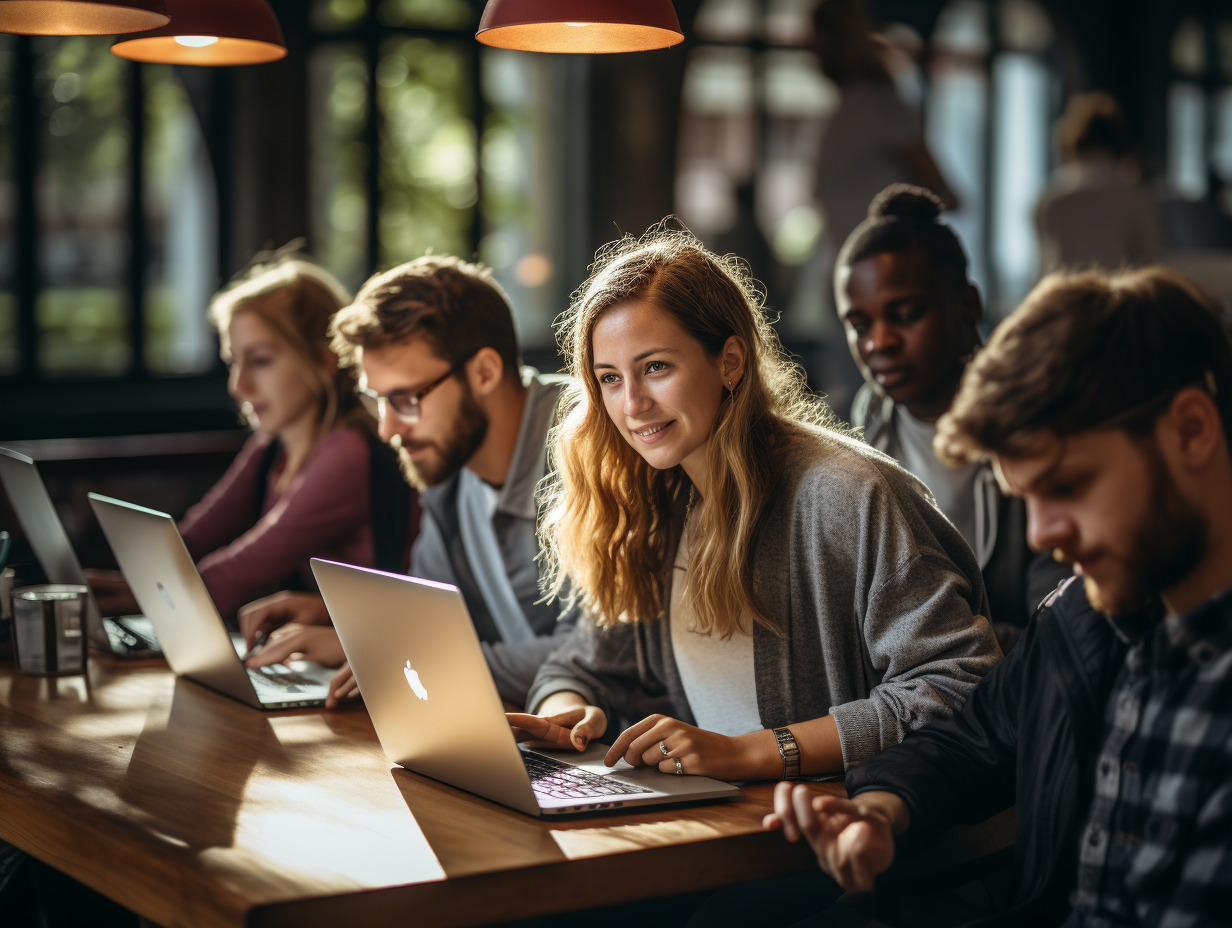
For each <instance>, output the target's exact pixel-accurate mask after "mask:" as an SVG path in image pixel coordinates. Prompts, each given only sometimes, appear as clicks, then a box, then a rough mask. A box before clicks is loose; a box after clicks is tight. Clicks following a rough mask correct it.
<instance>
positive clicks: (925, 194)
mask: <svg viewBox="0 0 1232 928" xmlns="http://www.w3.org/2000/svg"><path fill="white" fill-rule="evenodd" d="M944 210H945V204H944V203H942V202H941V198H940V197H938V196H937V195H936V194H935V193H933V192H932V191H931V190H929V189H927V188H925V187H916V186H913V185H912V184H890V186H888V187H886V188H885V189H884V190H882V191H881V193H879V194H877V196H875V197H873V202H872V203H870V204H869V206H868V215H869V218H870V219H879V218H882V217H884V218H887V219H908V220H914V221H916V222H934V221H936V219H937V217H938V216H940V215H941V213H942V212H943V211H944Z"/></svg>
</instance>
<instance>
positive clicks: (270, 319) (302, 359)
mask: <svg viewBox="0 0 1232 928" xmlns="http://www.w3.org/2000/svg"><path fill="white" fill-rule="evenodd" d="M350 301H351V298H350V295H349V294H348V293H347V291H346V288H344V287H343V286H342V284H341V283H339V282H338V280H337V279H336V278H335V277H334V276H333V275H332V274H330V273H329V271H327V270H325V269H324V268H322V267H319V266H317V265H315V264H313V263H311V262H310V261H305V260H303V259H301V258H291V259H285V260H282V261H279V262H278V263H276V264H274V265H272V266H269V265H267V266H264V267H258V268H257V269H256V271H255V272H254V273H253V274H252V275H251V276H249V277H247V278H246V279H244V280H242V281H240V282H239V283H237V284H234V285H232V286H231V287H228V288H227V289H225V290H222V291H221V292H219V293H218V294H217V295H215V297H214V299H213V300H211V301H210V308H209V317H210V321H211V322H212V323H213V324H214V327H215V328H216V329H217V330H218V340H219V346H220V348H221V353H222V357H223V360H225V361H227V362H228V363H230V361H231V339H230V337H229V334H228V327H229V326H230V324H231V320H232V319H233V318H234V317H235V316H236V315H238V314H239V313H252V314H253V315H254V316H256V317H257V318H259V319H260V320H261V321H262V322H264V323H265V324H266V325H267V326H269V327H270V329H272V330H273V331H274V332H275V334H277V335H278V337H279V338H281V339H282V340H283V341H284V342H285V343H286V345H287V347H289V348H290V349H291V352H292V353H293V355H294V356H295V360H296V362H297V363H298V364H299V366H300V368H301V369H302V370H303V372H304V376H305V378H306V379H307V380H308V383H309V384H310V385H311V386H312V388H313V390H314V391H315V392H316V395H317V399H318V403H319V407H318V412H317V428H316V438H320V437H321V436H322V435H325V434H327V433H328V432H330V431H332V430H333V429H334V428H336V427H337V426H339V425H342V424H344V423H345V424H348V425H355V426H359V427H362V428H366V429H369V430H371V429H372V428H373V426H374V423H373V422H372V417H371V416H369V415H368V414H367V412H365V411H364V409H363V407H362V406H361V405H360V404H359V401H358V399H357V398H356V396H355V374H354V372H353V371H351V370H348V369H345V368H340V366H339V365H338V364H336V363H331V358H333V353H332V351H331V349H330V344H329V336H328V334H327V332H328V329H329V322H330V319H331V318H332V317H333V315H334V313H336V312H338V310H339V309H341V308H342V307H343V306H346V305H347V304H348V303H349V302H350Z"/></svg>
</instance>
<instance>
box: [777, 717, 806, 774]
mask: <svg viewBox="0 0 1232 928" xmlns="http://www.w3.org/2000/svg"><path fill="white" fill-rule="evenodd" d="M774 737H775V740H777V741H778V743H779V756H780V757H781V758H783V779H784V780H798V779H799V778H800V745H798V744H796V738H795V735H793V734H792V733H791V729H790V728H776V729H775V730H774Z"/></svg>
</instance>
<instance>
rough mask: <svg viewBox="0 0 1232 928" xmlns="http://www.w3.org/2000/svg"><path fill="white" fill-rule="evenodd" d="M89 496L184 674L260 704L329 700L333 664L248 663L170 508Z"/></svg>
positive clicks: (132, 585)
mask: <svg viewBox="0 0 1232 928" xmlns="http://www.w3.org/2000/svg"><path fill="white" fill-rule="evenodd" d="M89 496H90V506H91V507H92V508H93V509H94V515H95V516H96V517H97V518H98V521H99V524H100V525H102V527H103V534H104V535H106V536H107V543H108V544H110V545H111V550H112V552H113V553H114V554H115V558H116V561H117V562H119V565H120V570H121V571H122V572H123V573H124V578H125V579H126V580H127V581H128V585H129V588H130V589H132V591H133V596H134V597H135V598H136V600H137V603H138V605H140V606H141V610H142V611H143V612H144V613H145V614H146V615H147V616H149V617H150V619H151V620H152V621H153V622H154V628H155V630H156V631H157V632H158V639H159V641H161V642H162V646H163V654H164V656H165V657H166V658H167V663H168V664H170V665H171V669H172V670H173V671H175V673H176V675H177V676H182V677H188V678H189V679H190V680H195V681H196V682H197V683H201V684H204V685H205V686H208V687H210V688H211V689H215V690H218V691H219V692H220V693H224V694H226V695H227V696H231V697H232V698H234V699H238V700H239V701H240V702H245V703H247V704H248V705H250V706H253V707H254V708H257V709H292V708H297V707H300V706H320V705H324V704H325V697H326V696H327V695H329V681H330V680H331V679H332V677H333V674H334V671H332V670H330V669H328V668H326V667H322V666H321V665H320V664H314V663H312V662H310V661H288V662H287V663H286V664H274V665H272V666H270V667H261V668H257V669H251V668H248V667H246V666H244V662H243V660H242V659H241V658H240V655H241V654H242V653H243V651H244V639H243V636H241V635H239V634H238V633H230V632H228V631H227V627H226V625H225V624H224V623H223V620H222V617H221V616H220V615H219V614H218V610H217V609H216V608H215V606H214V601H213V600H212V599H210V594H209V591H208V590H207V589H206V588H205V583H204V582H203V581H202V580H201V575H200V574H199V573H197V565H196V564H194V563H193V559H192V556H191V555H190V554H189V553H188V549H187V548H186V547H184V540H183V539H182V538H181V537H180V532H179V529H177V528H176V525H175V521H174V520H173V519H172V518H171V516H169V515H167V514H166V513H165V512H158V511H157V510H155V509H146V508H145V507H143V506H134V505H133V504H132V503H126V502H123V501H122V500H118V499H111V498H110V497H107V496H102V495H100V494H98V493H91V494H89Z"/></svg>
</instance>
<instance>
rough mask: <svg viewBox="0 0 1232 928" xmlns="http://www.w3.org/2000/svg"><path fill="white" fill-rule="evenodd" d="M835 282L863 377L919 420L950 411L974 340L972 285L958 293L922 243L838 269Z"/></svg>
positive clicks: (976, 303) (975, 311)
mask: <svg viewBox="0 0 1232 928" xmlns="http://www.w3.org/2000/svg"><path fill="white" fill-rule="evenodd" d="M835 284H836V286H835V292H836V294H837V296H838V314H839V318H840V319H842V321H843V328H844V329H845V330H846V332H847V342H848V344H849V345H850V346H851V354H852V357H853V358H855V361H856V365H857V366H858V367H859V368H860V373H862V374H863V375H864V379H865V380H867V381H868V382H869V383H875V384H877V385H878V386H880V387H881V389H882V390H884V391H885V392H886V393H887V394H888V395H889V397H890V398H891V399H892V400H894V401H895V402H896V403H901V404H902V405H903V406H905V407H906V408H907V410H908V411H909V412H910V413H911V414H912V415H913V416H915V417H916V418H918V419H930V420H931V419H936V418H937V417H938V416H939V415H941V414H942V413H943V412H945V411H946V410H947V409H948V408H949V406H950V402H951V401H952V400H953V398H954V391H955V390H956V389H957V387H958V380H959V378H960V377H961V376H962V371H963V367H964V366H965V365H966V359H967V356H968V355H969V354H970V353H971V352H972V351H973V350H974V348H975V345H976V340H977V335H976V329H975V327H976V325H977V324H978V322H979V316H980V307H979V298H978V296H977V295H976V294H975V291H974V289H972V288H964V289H963V290H962V291H961V292H955V287H954V286H953V285H952V284H950V283H949V281H948V280H947V279H946V275H944V274H940V273H937V272H935V271H934V269H933V268H932V267H931V265H930V264H929V261H928V256H927V255H926V254H925V253H924V252H923V251H922V250H920V249H918V248H911V249H908V250H906V251H897V252H883V253H881V254H876V255H871V256H869V257H867V258H865V259H864V260H862V261H857V262H856V263H855V264H853V265H851V266H850V267H844V268H840V269H839V271H838V274H837V277H836V281H835Z"/></svg>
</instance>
